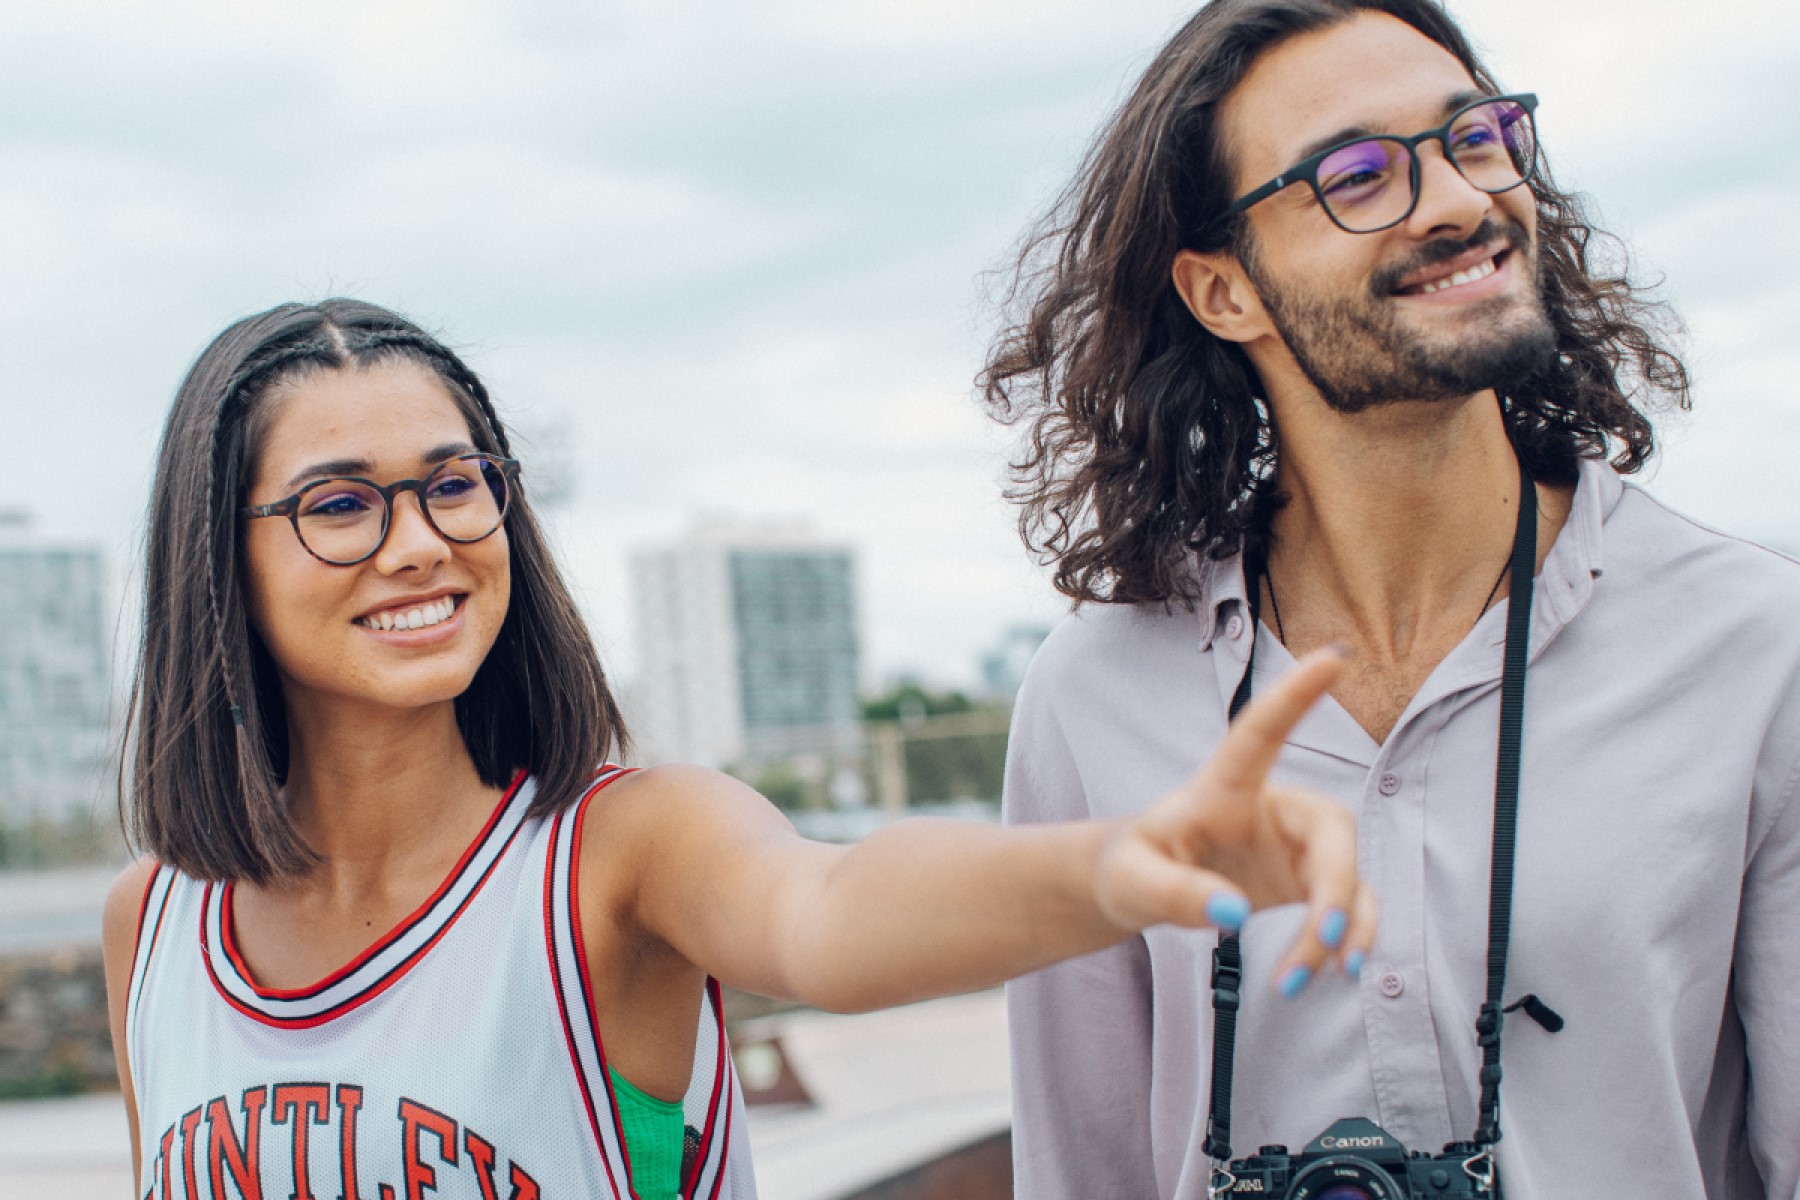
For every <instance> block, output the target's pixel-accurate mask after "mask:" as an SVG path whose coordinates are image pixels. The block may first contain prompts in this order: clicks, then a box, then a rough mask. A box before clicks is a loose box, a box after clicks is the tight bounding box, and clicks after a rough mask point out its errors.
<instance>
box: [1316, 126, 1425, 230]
mask: <svg viewBox="0 0 1800 1200" xmlns="http://www.w3.org/2000/svg"><path fill="white" fill-rule="evenodd" d="M1318 180H1319V195H1320V196H1322V197H1323V198H1324V200H1325V206H1326V207H1327V208H1328V209H1330V210H1331V215H1332V216H1333V217H1335V218H1337V220H1338V222H1339V223H1340V224H1342V225H1344V226H1345V227H1346V228H1349V229H1359V230H1360V229H1379V228H1381V227H1382V226H1383V225H1388V224H1391V223H1393V222H1394V221H1396V220H1398V219H1399V217H1400V214H1401V213H1403V212H1405V211H1406V207H1407V204H1408V203H1409V202H1410V201H1411V199H1412V152H1411V151H1410V150H1408V149H1407V148H1406V143H1404V142H1398V141H1394V140H1392V139H1390V138H1365V139H1364V140H1362V141H1360V142H1351V143H1350V144H1348V145H1346V146H1340V147H1338V148H1337V149H1336V150H1333V151H1332V152H1331V153H1330V154H1328V155H1326V157H1325V160H1324V161H1323V162H1321V163H1320V164H1319V171H1318Z"/></svg>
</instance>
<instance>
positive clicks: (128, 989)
mask: <svg viewBox="0 0 1800 1200" xmlns="http://www.w3.org/2000/svg"><path fill="white" fill-rule="evenodd" d="M168 869H169V868H167V867H165V866H163V865H162V864H161V863H158V864H157V866H156V869H155V870H154V871H151V872H150V881H149V882H148V883H146V884H145V885H144V898H143V900H142V901H140V902H139V904H138V925H137V933H136V934H134V935H133V937H132V944H131V978H130V979H128V980H127V981H126V984H125V994H126V995H128V996H131V997H132V998H133V1001H135V1000H136V999H137V996H138V994H141V993H142V992H143V990H144V979H145V977H146V976H148V975H149V974H150V960H151V958H152V957H154V956H155V954H156V939H157V938H158V937H159V936H160V935H161V934H162V924H163V917H164V916H165V915H167V913H168V911H169V888H164V889H163V897H162V903H161V904H159V905H157V906H156V923H155V924H154V925H152V926H151V927H150V945H149V948H148V949H144V954H143V958H142V961H140V960H139V957H138V951H139V950H140V949H143V948H144V918H146V917H147V916H149V915H150V897H151V895H152V894H153V893H154V892H155V891H156V881H157V880H158V879H161V878H162V873H163V872H164V871H166V870H168Z"/></svg>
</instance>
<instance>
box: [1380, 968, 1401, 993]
mask: <svg viewBox="0 0 1800 1200" xmlns="http://www.w3.org/2000/svg"><path fill="white" fill-rule="evenodd" d="M1379 986H1380V988H1381V994H1382V995H1384V996H1386V997H1387V998H1388V999H1389V1000H1392V999H1393V998H1394V997H1396V996H1398V995H1399V994H1400V993H1401V992H1404V991H1405V990H1406V979H1405V977H1404V976H1402V975H1401V974H1400V972H1398V971H1388V972H1385V973H1384V974H1383V975H1382V976H1381V983H1380V984H1379Z"/></svg>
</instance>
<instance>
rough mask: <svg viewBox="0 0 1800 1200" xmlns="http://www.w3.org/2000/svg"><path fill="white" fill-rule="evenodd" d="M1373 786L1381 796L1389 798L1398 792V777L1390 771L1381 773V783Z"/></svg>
mask: <svg viewBox="0 0 1800 1200" xmlns="http://www.w3.org/2000/svg"><path fill="white" fill-rule="evenodd" d="M1375 786H1376V788H1377V790H1379V791H1380V792H1381V794H1382V795H1384V796H1391V795H1393V794H1394V793H1395V792H1397V791H1399V790H1400V777H1399V776H1398V775H1396V774H1394V773H1393V772H1392V771H1383V772H1382V773H1381V781H1380V782H1379V783H1377V784H1376V785H1375Z"/></svg>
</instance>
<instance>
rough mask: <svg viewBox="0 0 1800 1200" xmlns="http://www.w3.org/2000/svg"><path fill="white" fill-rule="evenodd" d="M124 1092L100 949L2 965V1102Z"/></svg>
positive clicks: (37, 955) (17, 958) (23, 957)
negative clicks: (116, 1064) (105, 1089)
mask: <svg viewBox="0 0 1800 1200" xmlns="http://www.w3.org/2000/svg"><path fill="white" fill-rule="evenodd" d="M116 1086H118V1073H117V1070H116V1068H115V1067H114V1065H113V1052H112V1037H111V1034H110V1032H109V1031H108V1029H107V1022H106V977H105V972H104V969H103V968H102V966H101V961H100V947H98V946H79V947H77V946H70V947H62V948H58V949H54V950H43V951H35V952H21V953H15V954H9V955H7V956H5V957H3V958H0V1097H4V1096H35V1095H54V1094H62V1093H69V1092H76V1091H85V1090H88V1089H91V1088H97V1087H116Z"/></svg>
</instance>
